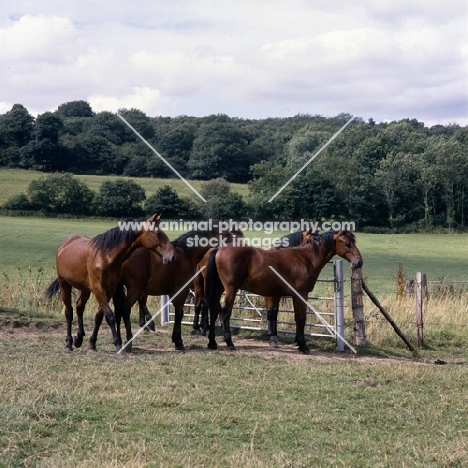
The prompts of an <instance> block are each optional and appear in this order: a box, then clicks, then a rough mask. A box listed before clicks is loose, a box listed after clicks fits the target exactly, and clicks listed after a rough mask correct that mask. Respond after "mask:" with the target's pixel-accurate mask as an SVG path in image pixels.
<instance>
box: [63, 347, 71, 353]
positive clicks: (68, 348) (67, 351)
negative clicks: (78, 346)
mask: <svg viewBox="0 0 468 468" xmlns="http://www.w3.org/2000/svg"><path fill="white" fill-rule="evenodd" d="M72 351H73V348H71V347H69V346H65V352H66V353H71V352H72Z"/></svg>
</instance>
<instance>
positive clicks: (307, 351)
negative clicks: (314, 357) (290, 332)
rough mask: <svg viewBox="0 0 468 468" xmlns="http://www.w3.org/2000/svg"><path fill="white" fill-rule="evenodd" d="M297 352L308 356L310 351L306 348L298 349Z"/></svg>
mask: <svg viewBox="0 0 468 468" xmlns="http://www.w3.org/2000/svg"><path fill="white" fill-rule="evenodd" d="M299 351H300V352H301V353H303V354H310V349H309V348H308V347H307V346H305V347H304V348H299Z"/></svg>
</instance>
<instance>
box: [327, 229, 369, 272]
mask: <svg viewBox="0 0 468 468" xmlns="http://www.w3.org/2000/svg"><path fill="white" fill-rule="evenodd" d="M333 238H334V241H335V248H336V254H337V255H339V256H340V257H343V258H344V259H345V260H347V261H348V262H349V263H351V267H352V268H361V267H362V264H363V259H362V256H361V252H359V249H358V248H357V247H356V238H355V237H354V234H353V233H352V232H350V231H343V230H340V231H339V232H337V233H336V234H334V235H333Z"/></svg>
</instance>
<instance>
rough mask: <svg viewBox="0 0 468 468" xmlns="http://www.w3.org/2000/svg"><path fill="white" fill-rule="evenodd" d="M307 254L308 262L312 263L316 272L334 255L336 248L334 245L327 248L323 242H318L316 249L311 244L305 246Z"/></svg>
mask: <svg viewBox="0 0 468 468" xmlns="http://www.w3.org/2000/svg"><path fill="white" fill-rule="evenodd" d="M307 248H308V251H307V256H308V259H309V262H310V263H311V264H312V266H313V268H314V270H316V271H317V272H318V273H320V271H322V269H323V267H324V266H325V265H326V264H327V263H328V262H329V261H330V260H331V259H332V258H333V257H334V256H335V254H336V249H335V245H334V244H333V247H332V248H331V249H327V248H326V247H325V246H324V245H323V244H320V245H319V246H318V247H317V249H314V248H313V247H312V246H310V245H308V246H307Z"/></svg>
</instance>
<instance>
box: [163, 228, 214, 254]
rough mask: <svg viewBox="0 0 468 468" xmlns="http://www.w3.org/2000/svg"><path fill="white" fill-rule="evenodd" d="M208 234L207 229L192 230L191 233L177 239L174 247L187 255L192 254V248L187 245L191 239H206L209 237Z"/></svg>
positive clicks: (173, 243)
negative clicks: (196, 237)
mask: <svg viewBox="0 0 468 468" xmlns="http://www.w3.org/2000/svg"><path fill="white" fill-rule="evenodd" d="M208 232H210V231H207V230H206V229H192V230H191V231H188V232H185V233H184V234H181V235H180V236H179V237H178V238H177V239H175V240H173V241H172V245H173V246H174V247H179V248H181V249H182V250H183V251H184V252H185V253H189V252H190V247H189V246H188V245H187V242H188V240H189V239H191V238H193V237H195V236H198V237H203V238H206V237H208Z"/></svg>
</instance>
